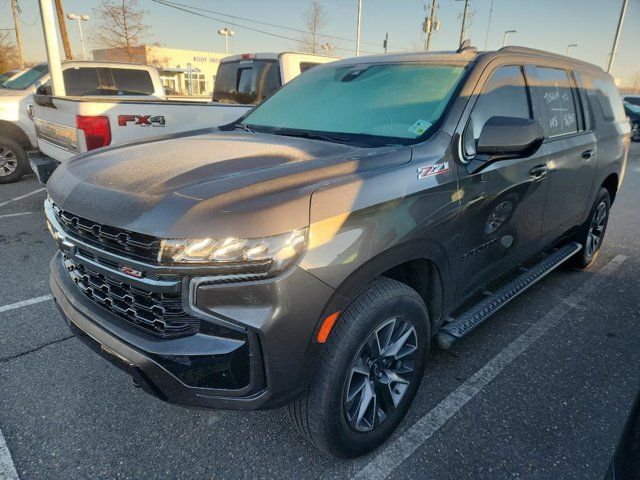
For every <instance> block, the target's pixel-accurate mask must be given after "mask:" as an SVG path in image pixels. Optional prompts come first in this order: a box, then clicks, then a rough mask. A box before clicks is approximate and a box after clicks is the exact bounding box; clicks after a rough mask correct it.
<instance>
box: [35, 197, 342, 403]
mask: <svg viewBox="0 0 640 480" xmlns="http://www.w3.org/2000/svg"><path fill="white" fill-rule="evenodd" d="M45 213H46V214H47V219H48V221H49V224H50V228H51V229H52V231H53V232H54V233H55V236H54V238H56V241H57V242H58V246H59V249H60V252H58V253H57V254H56V255H55V257H54V258H53V259H52V261H51V278H50V285H51V291H52V293H53V296H54V298H55V300H56V303H57V305H58V307H59V309H60V311H61V313H62V315H63V317H64V318H65V319H66V320H67V321H68V323H69V326H70V327H71V329H72V330H73V331H74V332H75V333H76V334H78V336H79V337H80V338H81V339H83V340H84V341H85V342H86V343H88V344H89V345H90V346H91V347H92V348H93V349H94V350H97V351H99V352H100V353H102V354H103V355H104V356H106V357H107V358H108V359H109V360H110V361H111V362H112V363H114V364H116V365H117V366H119V367H120V368H122V369H124V370H125V371H127V372H128V373H130V374H131V375H132V376H133V377H134V379H135V381H136V383H138V384H140V385H141V386H142V387H143V388H144V389H145V390H146V391H147V392H149V393H152V394H153V395H155V396H157V397H159V398H161V399H163V400H166V401H169V402H171V403H176V404H181V405H185V406H195V407H205V408H221V409H258V408H271V407H278V406H281V405H284V404H286V403H288V402H289V401H290V400H292V399H293V398H295V397H296V396H297V395H298V394H299V393H300V392H301V391H302V390H303V389H304V388H305V387H306V386H307V385H308V382H309V380H310V379H311V377H312V375H313V373H314V371H315V368H316V364H317V358H318V355H319V353H320V351H321V348H322V345H320V344H318V343H317V342H315V337H316V334H317V329H318V327H319V322H320V320H321V318H322V317H323V313H324V310H325V308H326V305H327V303H328V302H329V300H330V299H333V298H334V293H335V291H334V290H333V289H332V288H330V287H328V286H327V285H325V284H324V283H323V282H321V281H320V280H318V279H317V278H316V277H314V276H312V275H311V274H309V273H308V272H306V271H305V270H303V269H301V268H299V267H296V268H293V269H292V270H290V271H289V272H287V273H286V274H285V275H282V276H279V277H276V278H272V279H265V280H258V281H245V282H238V283H218V282H216V281H215V278H214V279H213V280H212V277H207V276H206V275H205V274H204V273H203V272H202V271H199V270H198V271H193V272H191V273H189V271H188V270H185V268H184V267H181V268H180V272H179V273H178V272H175V271H171V268H170V267H165V266H157V265H151V264H147V263H144V262H140V261H136V260H132V259H130V258H127V257H123V256H121V255H118V254H115V253H111V252H108V251H106V250H104V249H101V248H98V247H96V246H93V245H92V244H89V243H87V242H86V241H83V240H82V239H79V238H75V237H73V236H70V235H69V234H66V233H64V231H62V229H61V227H60V224H59V223H57V220H56V217H55V215H54V214H53V213H52V208H51V205H49V204H47V203H45ZM98 257H99V258H98ZM74 262H77V263H78V264H81V265H82V264H84V265H86V267H87V268H90V269H91V271H94V272H95V273H94V274H92V275H91V277H92V278H91V282H92V283H91V288H93V289H94V291H96V290H97V291H98V292H99V291H100V290H99V289H100V286H99V285H98V286H96V285H95V281H96V279H98V280H99V279H100V278H106V277H108V279H109V280H110V281H111V282H112V283H113V282H114V281H115V282H116V283H117V284H118V285H120V287H116V290H122V288H121V287H123V286H125V287H126V288H129V287H131V288H134V289H139V288H143V287H144V288H146V289H148V290H150V291H154V292H155V291H160V290H164V291H167V290H171V291H172V292H174V293H175V292H181V293H180V295H181V299H182V300H181V302H182V308H183V309H184V311H185V312H187V313H188V314H190V315H192V316H193V317H196V318H197V319H198V320H199V327H198V329H197V333H195V334H190V335H188V336H180V337H176V338H159V337H158V336H154V335H153V334H151V333H149V332H147V331H142V330H141V329H140V328H139V326H136V325H134V324H133V323H132V321H128V320H127V318H123V317H122V315H118V314H117V313H116V312H114V311H111V310H109V308H107V307H106V306H105V305H104V304H101V303H99V302H98V301H97V300H95V298H93V297H94V296H95V294H94V296H92V295H87V292H86V291H85V290H84V289H83V288H81V284H82V283H83V282H82V280H80V283H78V280H79V279H78V278H77V276H76V275H73V274H72V273H70V272H74V271H75V270H73V265H72V264H73V263H74ZM122 267H128V268H129V269H134V270H137V271H142V272H145V277H144V278H132V277H130V276H128V275H127V274H126V273H124V272H125V271H126V269H124V270H123V268H122ZM70 268H71V270H70V271H68V270H69V269H70ZM170 280H171V281H170ZM107 290H109V289H107ZM136 291H137V290H136Z"/></svg>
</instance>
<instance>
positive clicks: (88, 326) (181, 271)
mask: <svg viewBox="0 0 640 480" xmlns="http://www.w3.org/2000/svg"><path fill="white" fill-rule="evenodd" d="M629 134H630V126H629V122H628V121H627V119H626V117H625V113H624V109H623V106H622V102H621V100H620V97H619V95H618V93H617V91H616V88H615V86H614V83H613V81H612V78H611V77H610V76H609V75H608V74H606V73H605V72H603V71H602V70H601V69H600V68H598V67H596V66H594V65H590V64H587V63H583V62H580V61H578V60H576V59H572V58H567V57H562V56H559V55H555V54H550V53H545V52H541V51H536V50H531V49H527V48H521V47H506V48H502V49H501V50H499V51H497V52H477V51H476V50H475V49H473V48H463V49H461V50H459V51H457V52H451V53H412V54H397V55H385V56H371V57H359V58H356V59H348V60H342V61H338V62H335V63H331V64H327V65H320V66H317V67H315V68H313V69H311V70H309V71H308V72H306V73H305V74H303V75H301V76H300V77H299V78H297V79H296V80H294V81H292V82H291V83H289V84H288V85H286V86H284V87H283V88H282V89H280V90H279V91H277V92H276V93H275V94H274V95H272V96H271V97H270V98H268V99H267V100H266V101H264V102H263V103H262V104H261V105H259V106H258V107H257V108H255V109H254V110H252V111H251V112H249V113H248V114H247V115H245V116H244V117H243V118H241V119H240V120H238V121H237V122H234V123H233V124H230V125H226V126H224V127H222V128H219V129H209V130H203V131H196V132H190V133H188V134H180V135H173V136H166V137H158V138H155V139H153V140H151V141H146V142H143V143H131V144H128V145H124V146H118V147H113V148H105V149H101V150H97V151H95V152H92V153H90V154H85V155H81V156H78V157H76V158H74V159H72V160H71V161H69V162H68V163H65V164H64V165H62V166H61V167H60V168H58V169H57V170H56V171H55V173H54V174H53V176H52V177H51V179H50V181H49V183H48V185H47V187H48V193H49V197H48V199H47V200H46V203H45V211H46V216H47V221H48V225H49V228H50V230H51V233H52V235H53V237H54V238H55V240H56V241H57V243H58V245H59V252H58V253H57V254H56V255H55V257H54V258H53V259H52V261H51V289H52V292H53V295H54V297H55V300H56V303H57V305H58V307H59V309H60V311H61V313H62V315H63V317H64V318H66V319H67V321H68V323H69V325H70V327H71V329H72V330H73V331H74V332H76V333H77V335H78V336H79V338H81V339H83V340H84V341H85V342H86V343H87V344H88V345H89V346H90V347H92V348H93V349H95V350H97V351H99V352H100V353H101V354H103V355H104V356H105V357H107V358H108V359H109V360H111V361H112V362H113V363H114V364H116V365H118V366H119V367H121V368H123V369H124V370H126V371H127V372H129V373H130V374H131V375H132V376H133V378H134V383H135V384H136V385H138V386H140V387H142V388H143V389H144V390H145V391H147V392H149V393H151V394H153V395H155V396H157V397H159V398H160V399H163V400H166V401H169V402H172V403H176V404H180V405H185V406H194V407H207V408H219V409H259V408H272V407H278V406H284V405H288V410H289V413H290V416H291V419H292V421H293V423H294V424H295V426H296V427H297V428H298V430H299V431H300V432H301V433H302V435H304V436H305V437H306V438H307V439H309V440H310V441H311V442H312V443H313V444H315V445H316V446H317V447H319V448H320V449H322V450H325V451H328V452H330V453H332V454H334V455H337V456H342V457H352V456H356V455H361V454H363V453H366V452H368V451H370V450H372V449H374V448H376V447H377V446H379V445H380V444H381V443H382V442H384V440H385V439H386V438H387V437H388V436H389V435H390V434H391V433H392V432H393V431H394V429H395V428H396V427H397V426H398V424H399V423H400V422H401V420H402V418H403V417H404V415H405V413H406V412H407V410H408V408H409V406H410V404H411V402H412V400H413V398H414V396H415V394H416V391H417V389H418V386H419V384H420V381H421V378H422V376H423V372H424V370H425V365H426V363H427V359H428V356H429V351H430V348H431V345H438V346H440V347H441V348H451V346H452V345H453V344H454V343H455V342H456V341H458V340H460V339H461V338H462V337H464V336H465V335H467V334H469V333H470V332H471V331H472V330H473V329H474V328H475V327H477V326H478V325H480V324H481V323H482V322H484V321H485V320H487V319H488V318H489V317H490V316H491V315H492V314H493V313H495V312H496V311H497V310H498V309H500V308H501V307H502V306H503V305H505V304H506V303H507V302H509V301H510V300H512V299H513V298H515V297H516V296H517V295H518V294H520V293H522V292H523V291H525V290H526V289H527V288H528V287H529V286H531V285H532V284H534V283H535V282H536V281H537V280H539V279H541V278H542V277H544V276H545V275H546V274H548V273H549V272H551V271H552V270H553V269H554V268H556V267H558V266H559V265H561V264H563V263H565V262H566V263H567V264H570V265H572V266H573V267H575V268H585V267H587V266H589V264H591V263H592V262H593V260H594V258H596V256H597V255H598V251H599V249H600V247H601V245H602V241H603V237H604V235H605V231H606V227H607V220H608V218H609V210H610V207H611V204H612V203H613V202H614V200H615V198H616V193H617V192H618V189H619V187H620V183H621V182H622V178H623V175H624V170H625V163H626V156H627V149H628V145H629ZM461 361H464V360H461Z"/></svg>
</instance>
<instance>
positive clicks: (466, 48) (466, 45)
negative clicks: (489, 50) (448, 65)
mask: <svg viewBox="0 0 640 480" xmlns="http://www.w3.org/2000/svg"><path fill="white" fill-rule="evenodd" d="M477 51H478V49H477V48H476V47H474V46H472V45H471V40H469V39H466V40H465V41H463V42H462V43H461V44H460V47H459V48H458V50H456V53H465V52H477Z"/></svg>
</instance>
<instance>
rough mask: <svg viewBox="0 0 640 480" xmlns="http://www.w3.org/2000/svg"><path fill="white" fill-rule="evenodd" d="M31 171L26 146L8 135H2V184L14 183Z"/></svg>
mask: <svg viewBox="0 0 640 480" xmlns="http://www.w3.org/2000/svg"><path fill="white" fill-rule="evenodd" d="M28 171H29V161H28V160H27V153H26V152H25V151H24V148H22V146H21V145H20V144H19V143H18V142H16V141H15V140H11V139H10V138H7V137H0V184H1V183H14V182H17V181H18V180H20V179H21V178H22V176H23V175H24V174H25V173H27V172H28Z"/></svg>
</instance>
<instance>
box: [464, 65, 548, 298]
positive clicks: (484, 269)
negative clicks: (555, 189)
mask: <svg viewBox="0 0 640 480" xmlns="http://www.w3.org/2000/svg"><path fill="white" fill-rule="evenodd" d="M476 91H477V92H479V95H477V96H475V92H474V97H472V100H471V102H473V101H474V99H475V104H473V106H472V107H471V108H472V110H471V114H470V115H469V116H468V117H467V118H465V117H464V116H463V118H462V121H461V125H462V127H460V126H459V130H458V131H459V132H461V133H462V136H461V145H460V149H461V150H462V156H463V157H464V160H465V161H471V160H472V159H473V157H474V155H475V147H476V144H477V141H478V138H479V137H480V132H481V131H482V127H483V126H484V124H485V123H486V121H487V120H489V119H490V118H491V117H495V116H506V117H516V118H533V109H532V105H531V96H530V92H529V89H528V86H527V84H526V81H525V77H524V74H523V70H522V67H521V65H519V64H506V65H502V66H498V67H494V68H493V69H492V71H490V72H489V74H488V76H487V75H486V74H485V75H483V78H482V79H481V80H480V82H479V86H478V87H477V88H476ZM468 108H469V107H468ZM546 160H547V159H546V156H545V155H544V154H543V153H542V152H541V151H538V152H536V153H535V154H533V155H532V156H530V157H527V158H518V159H512V160H502V161H497V162H493V163H491V164H489V165H488V166H486V167H485V168H484V169H482V170H480V171H479V172H477V173H469V171H468V170H467V167H466V166H463V165H461V166H460V167H459V168H458V176H459V179H460V180H459V182H460V184H459V196H460V203H461V207H462V221H461V224H462V225H464V230H463V233H462V236H461V241H460V255H459V260H458V262H459V265H458V268H457V271H458V275H459V282H458V285H459V290H458V293H459V297H460V298H466V297H468V296H469V295H470V294H472V293H474V292H475V291H476V290H477V289H478V288H479V287H483V286H484V285H486V284H487V283H488V282H490V281H491V280H492V279H493V278H496V277H498V276H500V275H501V274H503V273H505V272H506V271H508V270H510V269H512V268H513V267H514V266H516V265H518V264H519V263H520V262H522V261H523V260H525V259H527V258H528V257H530V256H531V255H532V254H533V253H535V252H536V251H537V249H538V248H539V240H540V232H541V225H542V215H543V213H544V205H545V202H546V196H547V179H546V178H545V175H544V169H545V167H546ZM537 172H538V173H537ZM539 172H542V173H539Z"/></svg>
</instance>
